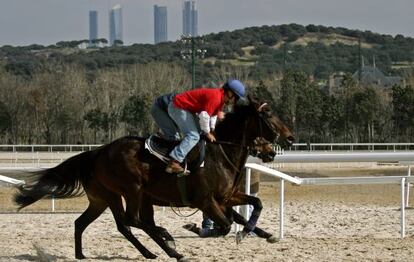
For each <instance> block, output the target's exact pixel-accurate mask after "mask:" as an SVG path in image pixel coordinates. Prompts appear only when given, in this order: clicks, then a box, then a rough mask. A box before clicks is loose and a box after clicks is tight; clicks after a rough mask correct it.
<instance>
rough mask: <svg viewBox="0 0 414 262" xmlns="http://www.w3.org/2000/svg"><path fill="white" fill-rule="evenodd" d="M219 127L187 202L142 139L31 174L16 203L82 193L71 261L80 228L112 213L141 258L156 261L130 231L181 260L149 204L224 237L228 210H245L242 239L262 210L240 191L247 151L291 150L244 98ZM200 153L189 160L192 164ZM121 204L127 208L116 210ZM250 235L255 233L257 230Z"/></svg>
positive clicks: (189, 185) (280, 131)
mask: <svg viewBox="0 0 414 262" xmlns="http://www.w3.org/2000/svg"><path fill="white" fill-rule="evenodd" d="M249 100H250V103H249V104H247V105H238V106H236V107H235V108H234V112H233V113H229V114H227V115H226V118H225V119H224V120H223V121H222V122H221V123H220V124H218V125H217V127H216V137H217V139H218V140H219V141H221V143H219V144H213V143H207V146H206V156H205V164H204V167H203V168H194V169H193V170H191V175H189V176H187V177H186V178H185V179H186V186H185V189H186V191H187V200H188V203H184V201H183V200H182V197H181V194H180V191H179V189H178V187H177V186H176V185H177V181H178V180H179V179H181V178H178V177H177V176H175V175H171V174H167V173H165V172H164V170H165V163H164V162H162V161H161V160H159V159H158V158H156V157H154V156H153V155H152V154H150V153H149V152H148V151H147V150H146V149H145V148H144V141H145V139H144V138H137V137H124V138H120V139H118V140H115V141H113V142H112V143H110V144H107V145H104V146H102V147H100V148H97V149H95V150H92V151H88V152H84V153H81V154H79V155H76V156H74V157H72V158H70V159H68V160H66V161H64V162H63V163H61V164H59V165H58V166H56V167H54V168H50V169H46V170H42V171H39V172H36V173H35V174H34V178H33V180H32V181H27V183H26V184H25V185H23V186H21V187H20V189H19V193H18V194H17V195H16V197H15V201H16V203H17V204H18V205H19V206H20V208H23V207H25V206H28V205H30V204H32V203H34V202H36V201H38V200H39V199H42V198H45V197H46V198H47V197H49V198H50V197H52V196H53V197H55V198H68V197H73V196H77V195H79V194H80V193H81V192H82V188H83V190H84V192H86V194H87V197H88V199H89V206H88V208H87V209H86V210H85V212H84V213H83V214H82V215H81V216H80V217H79V218H78V219H77V220H76V221H75V256H76V258H78V259H82V258H84V255H83V253H82V233H83V231H84V230H85V228H86V227H87V226H88V225H89V224H90V223H92V222H93V221H94V220H95V219H96V218H97V217H99V216H100V215H101V214H102V212H103V211H104V210H105V209H106V208H108V207H109V208H110V209H111V211H112V213H113V216H114V218H115V221H116V224H117V227H118V230H119V231H120V232H121V233H122V234H123V235H124V236H125V237H126V238H127V239H128V240H129V241H130V242H131V243H132V244H133V245H134V246H135V247H136V248H137V249H138V250H139V251H140V252H141V253H142V255H143V256H144V257H146V258H155V257H156V256H155V255H154V254H153V253H152V252H150V251H149V250H148V249H147V248H145V247H144V246H143V245H142V244H141V242H140V241H139V240H138V239H137V238H135V237H134V236H133V235H132V233H131V231H130V229H129V226H134V227H137V228H140V229H142V230H144V231H145V232H146V233H147V234H148V235H149V236H150V237H151V238H152V239H153V240H154V241H155V242H156V243H157V244H158V245H159V246H160V247H161V248H162V249H163V250H164V251H165V252H166V253H167V254H168V255H169V256H170V257H173V258H176V259H177V260H180V261H186V260H187V259H186V258H185V257H184V256H183V255H181V254H179V253H178V252H177V251H176V250H175V249H174V247H172V246H171V245H169V243H170V241H168V240H169V237H170V234H169V233H168V232H167V231H166V230H165V229H164V228H161V227H157V226H156V225H155V223H154V219H153V215H154V214H153V209H152V205H153V204H159V205H166V204H168V205H173V206H190V207H193V208H199V209H200V210H202V211H203V212H204V213H206V214H207V215H208V216H209V217H210V218H212V219H213V220H214V222H215V223H216V224H217V225H219V226H220V228H221V229H222V233H223V234H227V233H228V232H229V231H230V227H231V222H232V221H231V219H229V218H231V217H232V214H229V213H230V212H231V213H233V211H229V210H230V209H228V207H231V206H234V205H242V204H251V205H253V206H254V211H253V215H252V217H251V218H250V219H249V221H243V219H242V218H240V217H239V216H238V214H233V215H234V218H235V221H236V222H240V223H242V224H244V225H245V229H244V231H245V232H250V231H251V230H255V229H256V226H255V225H256V222H257V219H258V218H259V215H260V210H261V208H262V207H261V203H260V200H258V198H253V197H250V196H246V195H244V194H243V193H241V192H239V191H238V189H237V188H238V183H239V181H240V179H241V176H242V169H243V167H244V165H245V162H246V160H247V156H248V152H249V148H250V147H251V146H252V144H253V142H254V140H255V139H256V138H257V137H262V138H264V139H266V140H268V141H271V142H277V143H278V144H280V145H282V146H289V145H291V144H292V142H293V140H294V138H293V136H292V134H291V132H290V131H289V129H288V128H287V127H286V126H285V125H284V124H283V123H282V122H281V121H280V120H279V119H278V118H277V117H276V116H275V115H272V114H271V112H270V110H269V108H268V107H267V106H265V105H264V104H260V103H257V102H256V101H254V100H252V99H249ZM198 151H199V147H196V148H195V149H193V151H192V152H191V153H190V154H189V156H188V158H189V161H190V162H191V160H192V159H195V158H197V155H198ZM122 198H124V199H125V202H126V208H125V209H124V207H123V204H122ZM255 232H256V231H255Z"/></svg>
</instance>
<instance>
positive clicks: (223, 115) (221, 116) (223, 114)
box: [217, 111, 226, 121]
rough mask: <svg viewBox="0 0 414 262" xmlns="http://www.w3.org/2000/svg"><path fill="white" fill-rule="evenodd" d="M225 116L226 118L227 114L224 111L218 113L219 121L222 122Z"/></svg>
mask: <svg viewBox="0 0 414 262" xmlns="http://www.w3.org/2000/svg"><path fill="white" fill-rule="evenodd" d="M225 116H226V113H224V112H223V111H219V112H218V113H217V119H218V120H220V121H222V120H223V119H224V117H225Z"/></svg>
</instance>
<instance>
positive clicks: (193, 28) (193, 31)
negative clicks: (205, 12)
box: [183, 1, 198, 36]
mask: <svg viewBox="0 0 414 262" xmlns="http://www.w3.org/2000/svg"><path fill="white" fill-rule="evenodd" d="M183 35H184V36H198V11H197V10H196V6H195V1H184V8H183Z"/></svg>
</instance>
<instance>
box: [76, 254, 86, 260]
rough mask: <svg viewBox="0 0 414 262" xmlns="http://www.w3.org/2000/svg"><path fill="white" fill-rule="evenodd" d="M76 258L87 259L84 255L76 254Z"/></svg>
mask: <svg viewBox="0 0 414 262" xmlns="http://www.w3.org/2000/svg"><path fill="white" fill-rule="evenodd" d="M75 258H76V259H85V258H86V257H85V256H84V255H83V254H76V255H75Z"/></svg>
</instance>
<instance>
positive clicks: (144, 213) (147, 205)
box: [139, 196, 175, 249]
mask: <svg viewBox="0 0 414 262" xmlns="http://www.w3.org/2000/svg"><path fill="white" fill-rule="evenodd" d="M146 197H148V199H150V196H146ZM151 202H152V201H149V200H147V201H143V202H142V203H141V207H140V210H139V219H140V220H141V221H142V222H143V223H146V224H148V225H151V226H154V227H155V228H156V230H157V231H158V233H159V234H160V236H161V237H162V238H163V239H164V241H165V242H166V244H167V245H168V246H170V248H172V249H175V240H174V238H173V237H172V236H171V234H170V233H169V232H168V231H167V229H165V228H163V227H160V226H156V225H155V221H154V206H153V205H152V203H151Z"/></svg>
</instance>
